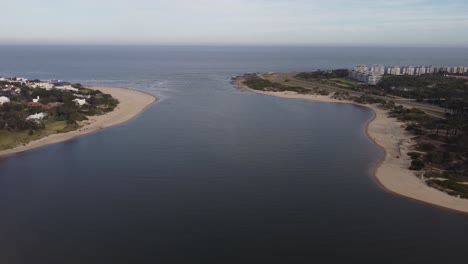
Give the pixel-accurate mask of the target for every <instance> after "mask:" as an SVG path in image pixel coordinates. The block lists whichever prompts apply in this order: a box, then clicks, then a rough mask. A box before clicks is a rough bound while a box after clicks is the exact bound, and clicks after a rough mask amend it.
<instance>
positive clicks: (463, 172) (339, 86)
mask: <svg viewBox="0 0 468 264" xmlns="http://www.w3.org/2000/svg"><path fill="white" fill-rule="evenodd" d="M467 71H468V67H433V66H417V67H413V66H403V67H399V66H391V67H385V66H380V65H376V66H374V67H372V68H370V69H369V68H368V67H367V66H365V65H358V66H356V67H355V68H354V69H353V70H348V69H338V70H327V71H321V70H318V71H313V72H295V73H253V74H245V75H242V76H236V77H233V83H234V84H235V86H236V87H238V88H239V89H241V90H248V91H252V92H255V93H259V94H264V95H270V96H277V97H283V98H290V99H303V100H316V101H324V102H333V103H350V104H355V105H359V106H364V107H367V108H370V109H372V110H373V111H374V113H375V116H374V118H373V120H371V121H370V122H369V124H368V127H367V133H368V135H369V137H370V138H371V139H372V140H373V141H374V142H375V143H376V144H377V145H379V146H380V147H382V149H383V150H384V151H385V158H384V160H382V161H381V162H380V163H379V165H378V167H377V168H376V172H375V175H376V178H377V180H378V182H379V183H380V184H381V185H382V186H383V187H384V188H385V189H387V190H389V191H391V192H393V193H396V194H399V195H403V196H405V197H410V198H413V199H416V200H420V201H424V202H428V203H431V204H434V205H438V206H441V207H445V208H450V209H454V210H458V211H462V212H468V94H467V91H468V72H467Z"/></svg>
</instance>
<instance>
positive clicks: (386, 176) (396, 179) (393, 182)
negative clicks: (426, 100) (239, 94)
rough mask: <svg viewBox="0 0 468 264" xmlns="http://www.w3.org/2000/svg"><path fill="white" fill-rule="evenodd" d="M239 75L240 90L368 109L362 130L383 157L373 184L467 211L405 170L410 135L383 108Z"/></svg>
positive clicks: (466, 202) (462, 202)
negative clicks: (272, 87) (254, 83)
mask: <svg viewBox="0 0 468 264" xmlns="http://www.w3.org/2000/svg"><path fill="white" fill-rule="evenodd" d="M242 81H243V78H237V79H235V81H234V85H235V86H236V87H237V88H238V89H240V90H242V91H250V92H254V93H257V94H263V95H268V96H275V97H281V98H287V99H300V100H309V101H320V102H326V103H340V104H354V105H358V106H363V107H366V108H368V109H371V110H372V111H373V113H374V116H373V118H372V119H371V120H370V121H369V122H367V126H366V134H367V136H368V137H369V139H370V140H371V141H372V142H373V143H374V144H376V145H377V146H378V147H380V148H381V149H382V150H383V151H384V157H383V158H382V159H381V160H380V161H379V162H378V163H377V165H376V167H375V170H374V175H373V176H374V177H375V179H377V184H378V185H379V186H380V187H382V188H383V189H384V190H386V191H389V192H390V193H393V194H397V195H400V196H403V197H406V198H411V199H414V200H417V201H420V202H425V203H429V204H431V205H435V206H438V207H442V208H446V209H451V210H455V211H458V212H463V213H468V199H461V198H457V197H454V196H451V195H449V194H447V193H444V192H442V191H439V190H437V189H435V188H431V187H429V186H428V185H427V184H426V183H425V181H424V179H421V178H419V177H417V176H416V172H414V171H411V170H409V169H408V168H409V167H410V165H411V159H410V157H409V156H408V152H410V151H411V149H410V147H411V146H412V145H413V144H414V141H413V140H412V138H411V135H410V134H409V133H407V132H406V131H405V129H404V128H403V127H402V125H403V123H402V122H399V121H397V120H396V119H394V118H390V117H388V116H387V114H386V112H385V111H384V110H382V109H380V108H378V107H376V106H374V105H364V104H358V103H356V102H352V101H346V100H338V99H334V98H331V97H330V96H325V95H312V94H298V93H295V92H270V91H259V90H254V89H251V88H249V87H247V86H245V85H244V84H243V83H242Z"/></svg>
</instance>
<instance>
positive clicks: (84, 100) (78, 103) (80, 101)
mask: <svg viewBox="0 0 468 264" xmlns="http://www.w3.org/2000/svg"><path fill="white" fill-rule="evenodd" d="M73 102H75V103H76V104H77V105H79V106H83V105H85V104H86V99H75V100H73Z"/></svg>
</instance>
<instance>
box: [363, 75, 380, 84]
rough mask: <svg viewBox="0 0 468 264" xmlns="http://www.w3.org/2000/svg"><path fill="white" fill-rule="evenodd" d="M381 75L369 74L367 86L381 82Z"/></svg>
mask: <svg viewBox="0 0 468 264" xmlns="http://www.w3.org/2000/svg"><path fill="white" fill-rule="evenodd" d="M382 78H383V74H378V73H371V74H369V75H368V76H367V84H369V85H377V84H378V83H379V82H380V80H382Z"/></svg>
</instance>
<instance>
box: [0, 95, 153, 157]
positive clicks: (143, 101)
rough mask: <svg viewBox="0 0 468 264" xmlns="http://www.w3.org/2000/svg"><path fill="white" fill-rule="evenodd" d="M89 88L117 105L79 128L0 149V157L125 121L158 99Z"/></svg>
mask: <svg viewBox="0 0 468 264" xmlns="http://www.w3.org/2000/svg"><path fill="white" fill-rule="evenodd" d="M87 88H89V89H94V90H100V91H101V92H103V93H106V94H110V95H112V97H114V98H116V99H118V100H119V104H118V105H117V107H116V108H115V109H114V110H113V111H112V112H109V113H106V114H104V115H100V116H90V117H88V118H89V120H86V121H83V122H81V123H80V124H81V125H82V126H81V127H80V128H79V129H77V130H74V131H70V132H67V133H59V134H52V135H49V136H47V137H43V138H41V139H39V140H35V141H32V142H29V143H28V144H26V145H23V146H18V147H15V148H12V149H6V150H2V151H0V157H2V156H7V155H12V154H15V153H20V152H24V151H28V150H32V149H36V148H40V147H43V146H47V145H51V144H55V143H60V142H64V141H67V140H70V139H73V138H76V137H79V136H83V135H87V134H90V133H93V132H96V131H99V130H101V129H104V128H108V127H112V126H115V125H118V124H122V123H125V122H127V121H129V120H131V119H132V118H134V117H136V116H138V115H139V114H140V113H141V112H143V111H144V110H145V109H146V108H147V107H148V106H150V105H151V104H153V103H154V102H156V101H157V100H158V98H157V97H155V96H153V95H151V94H149V93H145V92H142V91H138V90H133V89H128V88H117V87H102V86H92V87H87Z"/></svg>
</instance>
